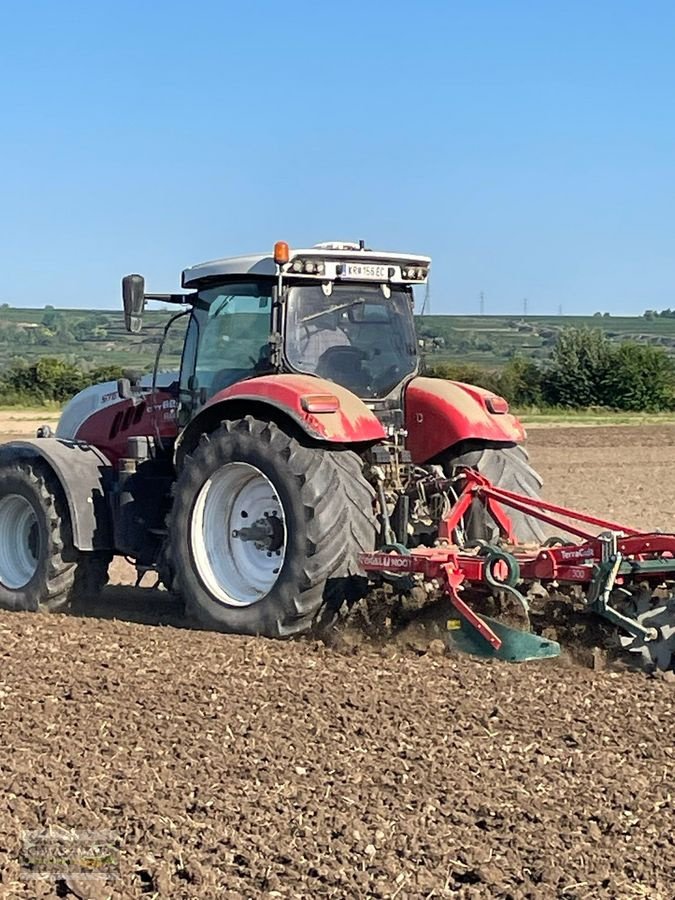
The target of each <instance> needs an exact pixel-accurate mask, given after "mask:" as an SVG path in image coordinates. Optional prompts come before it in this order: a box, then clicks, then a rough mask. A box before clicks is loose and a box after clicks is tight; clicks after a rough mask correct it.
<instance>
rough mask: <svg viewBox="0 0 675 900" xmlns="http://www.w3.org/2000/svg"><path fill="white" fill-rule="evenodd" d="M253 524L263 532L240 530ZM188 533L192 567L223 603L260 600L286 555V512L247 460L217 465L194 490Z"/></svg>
mask: <svg viewBox="0 0 675 900" xmlns="http://www.w3.org/2000/svg"><path fill="white" fill-rule="evenodd" d="M253 526H255V527H256V529H257V530H263V531H265V530H267V531H268V532H269V534H268V535H267V536H266V537H264V538H261V539H254V538H252V537H251V536H250V535H251V532H246V529H251V528H252V527H253ZM242 535H246V536H247V538H248V539H244V538H243V537H242ZM190 538H191V543H192V556H193V559H194V563H195V567H196V570H197V573H198V574H199V577H200V578H201V580H202V582H203V584H204V585H205V587H206V588H207V590H208V591H209V593H210V594H211V596H212V597H214V598H215V599H216V600H218V601H219V602H220V603H224V604H226V605H228V606H250V605H251V604H253V603H256V602H257V601H258V600H261V599H262V598H263V597H265V596H266V595H267V594H269V592H270V591H271V590H272V588H273V587H274V585H275V584H276V582H277V579H278V578H279V573H280V572H281V568H282V566H283V564H284V559H285V556H286V539H287V538H286V518H285V516H284V509H283V506H282V505H281V500H280V499H279V495H278V494H277V492H276V489H275V487H274V485H273V484H272V482H271V481H270V480H269V478H267V476H266V475H263V473H262V472H261V471H260V469H257V468H256V467H255V466H251V465H249V464H248V463H239V462H236V463H228V464H227V465H225V466H223V467H222V468H221V469H219V470H218V471H217V472H214V474H213V475H212V476H211V477H210V478H209V479H208V481H207V482H206V483H205V484H204V486H203V487H202V489H201V490H200V492H199V494H198V496H197V500H196V503H195V506H194V509H193V513H192V523H191V527H190Z"/></svg>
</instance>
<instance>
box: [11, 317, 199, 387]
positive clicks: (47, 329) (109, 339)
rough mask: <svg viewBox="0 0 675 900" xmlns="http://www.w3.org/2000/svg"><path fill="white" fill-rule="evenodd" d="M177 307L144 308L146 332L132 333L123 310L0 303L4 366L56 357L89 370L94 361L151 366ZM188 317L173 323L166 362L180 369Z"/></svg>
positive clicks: (136, 367)
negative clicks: (169, 309)
mask: <svg viewBox="0 0 675 900" xmlns="http://www.w3.org/2000/svg"><path fill="white" fill-rule="evenodd" d="M174 313H175V310H173V311H164V310H150V311H147V312H146V315H145V321H144V328H143V332H142V333H141V334H140V335H131V334H128V333H127V331H126V330H125V328H124V318H123V315H122V311H121V309H120V310H119V311H114V312H112V311H109V310H95V311H94V310H81V309H77V310H76V309H55V308H54V307H51V306H47V307H45V308H44V309H15V308H12V307H10V306H8V305H7V304H3V305H2V306H0V368H1V369H5V368H7V367H8V366H11V365H12V364H14V363H23V362H28V363H32V362H36V361H37V360H39V359H41V358H42V357H45V356H46V357H54V358H58V359H62V360H64V361H66V362H70V363H73V364H74V365H76V366H78V367H80V368H82V369H84V370H87V369H88V368H91V367H92V366H99V365H115V366H120V367H122V368H123V369H133V370H137V371H148V370H149V369H150V368H151V367H152V364H153V361H154V356H155V352H156V349H157V345H158V343H159V341H160V340H161V338H162V332H163V329H164V326H165V325H166V323H167V322H168V321H169V319H170V318H171V316H172V315H173V314H174ZM184 328H185V319H183V320H181V321H180V322H177V323H176V324H175V325H174V326H172V328H171V330H170V332H169V336H168V339H167V343H166V348H165V352H164V355H163V362H165V364H166V367H170V368H177V367H178V364H179V361H180V353H181V348H182V344H183V334H184Z"/></svg>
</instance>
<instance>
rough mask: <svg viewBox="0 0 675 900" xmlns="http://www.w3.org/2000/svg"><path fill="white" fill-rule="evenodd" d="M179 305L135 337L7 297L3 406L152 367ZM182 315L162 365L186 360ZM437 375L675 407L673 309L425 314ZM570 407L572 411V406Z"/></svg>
mask: <svg viewBox="0 0 675 900" xmlns="http://www.w3.org/2000/svg"><path fill="white" fill-rule="evenodd" d="M174 314H175V311H174V310H149V311H146V315H145V321H144V328H143V332H142V333H141V334H140V335H130V334H128V333H127V332H126V330H125V328H124V322H123V315H122V311H121V310H119V311H109V310H98V311H93V310H74V309H56V308H54V307H52V306H46V307H44V308H43V309H15V308H12V307H10V306H8V305H7V304H3V305H2V306H0V404H5V405H7V404H13V403H15V404H35V403H53V402H56V403H59V402H63V400H65V399H67V398H68V397H70V396H72V394H73V393H75V392H76V391H77V390H80V389H81V388H82V387H85V386H86V385H87V384H91V383H94V382H96V381H100V380H111V379H115V378H117V377H119V376H121V375H122V374H123V373H125V372H127V373H128V372H130V371H135V372H139V373H140V372H148V371H150V369H151V368H152V365H153V363H154V359H155V353H156V351H157V347H158V344H159V342H160V341H161V339H162V333H163V331H164V328H165V326H166V324H167V322H168V321H169V319H170V318H171V316H172V315H174ZM185 324H186V320H185V319H184V318H183V319H182V320H181V321H179V322H177V323H175V324H174V325H173V326H172V327H171V329H170V330H169V333H168V338H167V341H166V345H165V348H164V351H163V354H162V360H161V367H162V368H163V369H175V368H178V366H179V364H180V354H181V349H182V343H183V336H184V328H185ZM417 327H418V332H419V336H420V340H421V345H422V353H423V355H424V358H425V362H426V366H427V368H428V369H429V371H430V372H431V373H432V374H436V375H439V376H441V377H447V378H454V379H457V380H460V381H466V382H469V383H475V384H479V385H482V386H485V387H487V388H488V389H490V390H493V391H495V392H497V393H500V394H502V395H503V396H505V397H506V398H507V399H508V400H509V402H510V403H512V404H513V405H514V406H516V407H518V408H520V409H527V410H551V409H554V410H555V409H560V410H563V409H564V410H568V411H569V410H571V409H578V408H588V407H591V408H593V409H600V408H610V409H614V410H621V411H638V410H642V411H650V412H653V411H656V410H670V409H673V408H675V404H674V402H673V398H674V396H675V389H674V387H673V362H672V360H671V357H673V358H675V312H673V311H671V310H663V311H662V312H656V311H654V310H647V312H646V313H645V315H644V316H640V317H614V316H608V315H606V314H600V313H596V314H595V315H593V316H586V317H571V316H565V317H559V316H526V317H517V316H424V317H418V318H417ZM566 415H569V412H567V413H566Z"/></svg>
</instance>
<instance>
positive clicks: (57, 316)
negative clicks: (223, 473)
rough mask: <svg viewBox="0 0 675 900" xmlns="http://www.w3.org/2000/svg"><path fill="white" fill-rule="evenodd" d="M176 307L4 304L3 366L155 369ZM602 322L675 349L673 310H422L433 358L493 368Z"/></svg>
mask: <svg viewBox="0 0 675 900" xmlns="http://www.w3.org/2000/svg"><path fill="white" fill-rule="evenodd" d="M172 314H173V313H172V312H171V311H164V310H160V311H158V310H149V311H147V312H146V316H145V322H144V328H143V332H142V333H141V334H140V335H131V334H128V333H127V332H126V330H125V328H124V319H123V315H122V311H121V310H119V311H117V310H81V309H55V308H53V307H49V306H48V307H45V308H42V309H16V308H14V307H10V306H8V305H7V304H3V305H2V306H0V366H2V367H4V366H6V365H7V364H9V363H11V362H13V361H16V360H19V359H24V360H27V361H35V360H36V359H38V358H40V357H42V356H57V357H62V358H64V359H67V360H69V361H71V362H75V363H78V364H79V365H84V366H85V367H87V366H92V365H102V364H106V363H108V364H115V365H119V366H122V367H123V368H128V369H138V370H141V369H145V370H147V369H150V368H151V367H152V364H153V361H154V357H155V353H156V350H157V345H158V343H159V341H160V340H161V335H162V331H163V329H164V326H165V325H166V323H167V321H168V320H169V318H170V316H171V315H172ZM184 325H185V320H182V323H181V324H180V326H178V325H177V326H173V327H172V329H171V331H170V332H169V339H168V341H167V345H166V348H165V352H164V354H163V357H162V368H174V367H176V366H177V365H178V364H179V361H180V353H181V348H182V342H183V329H184ZM569 327H574V328H580V327H588V328H600V329H602V331H603V332H604V333H605V334H606V335H607V336H608V337H609V338H610V339H613V340H635V341H639V342H646V343H650V344H656V345H660V346H663V347H664V348H665V349H666V350H667V351H668V353H670V354H673V355H675V318H665V317H656V318H646V317H643V316H634V317H627V316H423V317H422V316H418V317H417V328H418V333H419V337H420V339H422V340H423V341H424V352H425V354H426V355H427V358H428V360H429V361H430V362H432V363H433V362H445V361H454V362H472V363H477V364H480V365H484V366H487V367H489V368H494V367H495V366H499V365H503V364H504V363H505V362H507V360H508V359H510V358H511V357H512V356H514V355H516V354H518V355H521V356H525V357H529V358H534V359H545V358H546V357H547V356H548V355H549V354H550V352H551V348H552V347H553V345H554V344H555V342H556V339H557V336H558V334H559V332H560V331H561V329H563V328H569Z"/></svg>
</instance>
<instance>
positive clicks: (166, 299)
mask: <svg viewBox="0 0 675 900" xmlns="http://www.w3.org/2000/svg"><path fill="white" fill-rule="evenodd" d="M143 296H144V297H145V299H146V301H147V300H157V301H158V302H159V303H177V304H179V305H181V306H183V305H185V304H186V303H194V301H195V300H196V298H197V293H196V291H195V292H193V293H191V294H144V295H143Z"/></svg>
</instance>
